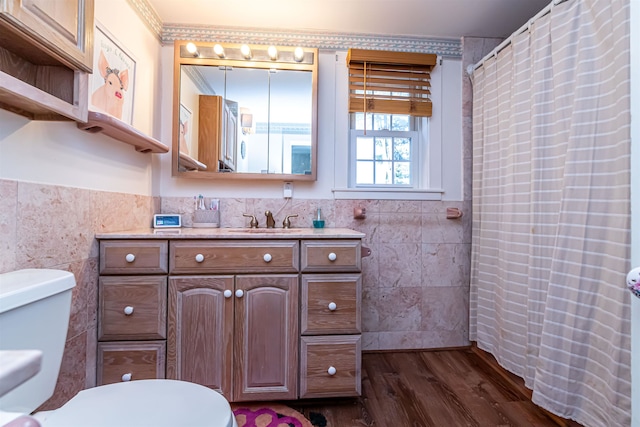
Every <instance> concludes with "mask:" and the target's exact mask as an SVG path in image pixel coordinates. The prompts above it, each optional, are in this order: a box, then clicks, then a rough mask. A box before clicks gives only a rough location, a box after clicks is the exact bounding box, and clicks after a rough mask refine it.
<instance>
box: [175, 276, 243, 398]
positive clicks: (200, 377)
mask: <svg viewBox="0 0 640 427" xmlns="http://www.w3.org/2000/svg"><path fill="white" fill-rule="evenodd" d="M225 291H230V292H231V291H233V276H187V277H170V278H169V310H168V311H169V318H168V328H167V378H169V379H177V380H184V381H190V382H194V383H197V384H201V385H204V386H207V387H209V388H212V389H214V390H216V391H218V392H220V393H222V394H223V395H224V396H225V397H226V398H227V399H229V398H231V369H232V353H231V352H232V351H233V345H232V343H233V297H232V296H230V295H231V294H230V293H229V292H228V293H227V295H228V297H225Z"/></svg>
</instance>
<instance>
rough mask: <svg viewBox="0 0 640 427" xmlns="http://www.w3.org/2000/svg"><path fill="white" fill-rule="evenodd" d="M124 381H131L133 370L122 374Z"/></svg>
mask: <svg viewBox="0 0 640 427" xmlns="http://www.w3.org/2000/svg"><path fill="white" fill-rule="evenodd" d="M122 381H125V382H126V381H131V372H129V373H128V374H124V375H123V376H122Z"/></svg>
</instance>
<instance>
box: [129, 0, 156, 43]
mask: <svg viewBox="0 0 640 427" xmlns="http://www.w3.org/2000/svg"><path fill="white" fill-rule="evenodd" d="M127 2H128V3H129V5H130V6H131V7H132V8H133V10H134V11H135V12H136V13H137V14H138V16H139V17H140V19H141V20H142V22H144V23H145V25H146V26H147V28H149V30H151V32H152V33H153V34H154V35H155V36H156V37H157V38H158V40H160V41H162V20H161V19H160V16H159V15H158V13H157V12H156V11H155V9H154V8H153V7H152V6H151V4H149V2H148V1H147V0H127Z"/></svg>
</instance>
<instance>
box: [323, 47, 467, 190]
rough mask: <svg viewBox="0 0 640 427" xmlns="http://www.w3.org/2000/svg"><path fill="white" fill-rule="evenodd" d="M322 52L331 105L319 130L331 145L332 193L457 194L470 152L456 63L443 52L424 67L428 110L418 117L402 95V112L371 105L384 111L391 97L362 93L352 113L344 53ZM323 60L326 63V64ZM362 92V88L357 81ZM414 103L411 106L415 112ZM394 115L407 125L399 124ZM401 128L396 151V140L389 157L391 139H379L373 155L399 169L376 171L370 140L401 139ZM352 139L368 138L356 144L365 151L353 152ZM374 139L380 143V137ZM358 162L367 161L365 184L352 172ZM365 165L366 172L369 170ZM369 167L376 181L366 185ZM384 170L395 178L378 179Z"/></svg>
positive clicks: (354, 141)
mask: <svg viewBox="0 0 640 427" xmlns="http://www.w3.org/2000/svg"><path fill="white" fill-rule="evenodd" d="M322 58H323V60H324V61H323V62H322V63H323V64H324V66H325V68H324V69H323V73H320V79H321V81H322V82H324V83H325V84H326V86H335V94H336V96H335V109H333V110H329V109H327V113H329V114H331V113H333V114H334V115H333V127H332V126H327V127H326V129H325V128H323V129H325V133H324V136H323V138H324V139H323V141H326V142H327V143H332V147H333V153H331V155H332V160H333V165H332V167H333V176H334V180H333V183H332V184H333V185H332V186H331V191H332V192H333V195H334V197H335V198H336V199H351V200H353V199H358V200H362V199H371V200H463V188H464V186H463V185H464V182H463V177H464V175H463V169H462V168H463V161H465V158H467V156H469V155H470V154H469V153H465V152H464V151H463V147H462V140H463V139H462V128H463V125H462V120H463V118H462V111H463V110H462V108H461V105H462V96H461V90H462V85H461V78H460V76H461V75H463V70H462V61H461V60H460V59H458V58H449V57H444V58H443V60H442V61H441V60H438V64H437V66H436V67H434V68H433V69H432V70H431V72H430V87H429V92H431V94H430V95H429V99H430V103H431V102H432V103H433V108H432V115H431V116H423V115H420V114H419V112H420V111H418V114H414V112H413V111H410V109H411V108H412V107H411V106H410V105H409V109H407V108H406V106H407V103H406V101H405V104H404V105H405V110H404V111H395V112H394V111H379V110H378V109H385V110H386V109H387V108H389V107H391V106H393V105H394V104H395V105H397V102H379V100H378V99H375V100H371V97H370V96H367V99H366V101H361V102H360V104H361V105H362V106H363V107H364V106H366V112H364V111H363V112H360V111H353V108H354V104H355V105H356V106H357V104H356V102H359V101H353V99H354V97H353V96H352V95H353V92H352V86H353V85H352V81H351V80H352V79H351V76H350V66H349V61H348V59H349V56H348V53H347V52H346V51H342V52H332V53H327V54H326V56H324V57H322ZM351 58H353V56H352V57H351ZM331 62H333V63H334V64H331V65H329V64H330V63H331ZM332 71H333V73H332ZM368 75H369V76H371V75H370V74H368ZM362 90H363V91H364V87H363V88H362ZM367 90H371V85H367ZM381 92H383V91H381ZM388 92H390V91H388ZM394 92H395V91H394ZM445 93H446V96H444V94H445ZM371 94H372V93H371V92H369V95H371ZM389 101H400V100H399V99H397V100H389ZM409 104H410V102H409ZM356 108H357V107H356ZM422 108H423V107H418V110H421V109H422ZM427 108H429V107H427ZM363 109H364V108H363ZM321 113H322V110H321ZM365 117H366V127H365V125H364V118H365ZM402 120H404V125H405V126H408V130H401V129H403V128H402V127H401V125H400V124H401V121H402ZM325 123H326V122H325ZM387 124H388V125H387ZM405 129H406V127H405ZM401 132H409V134H408V136H409V138H410V142H408V143H405V144H401V145H402V149H400V145H397V147H396V150H395V154H396V155H395V157H394V156H393V153H394V152H393V140H392V141H389V142H386V141H385V143H386V146H387V148H388V150H387V151H386V152H385V151H383V153H384V154H380V153H379V154H380V156H386V157H381V158H379V160H380V161H388V162H389V163H391V166H389V164H388V163H387V165H386V167H387V171H389V167H391V168H392V169H391V170H392V171H395V170H398V171H399V173H398V174H397V175H395V174H393V173H391V174H389V173H386V172H385V173H384V175H383V176H382V177H381V176H380V170H379V168H376V166H383V165H382V164H378V165H376V161H375V157H374V158H372V156H375V151H374V150H375V138H394V137H398V138H404V137H405V135H404V134H402V133H401ZM365 138H368V139H365ZM358 139H362V141H368V144H365V143H364V142H363V143H362V144H363V145H362V147H361V150H367V149H368V150H369V155H368V156H366V155H365V154H366V153H365V152H364V151H361V154H360V155H359V154H357V152H356V148H357V142H358ZM379 145H380V147H381V148H383V147H384V144H383V142H382V141H380V142H379ZM389 150H390V151H389ZM406 150H410V154H411V161H410V162H409V163H410V166H409V168H410V169H409V172H410V178H408V179H405V178H406V177H404V176H403V174H402V173H401V171H402V170H403V168H404V170H406V164H405V166H400V163H401V161H402V160H403V159H404V158H405V156H404V154H405V153H406ZM372 152H373V153H374V154H372ZM358 156H359V159H358ZM358 160H360V162H361V163H360V165H361V166H363V167H366V166H365V164H367V163H368V165H369V166H368V167H369V172H368V173H367V175H368V180H369V183H365V182H366V181H365V178H361V179H359V178H358V177H357V174H356V170H357V167H358V164H357V162H358ZM320 161H322V152H321V155H320ZM393 168H395V169H393ZM371 169H373V170H374V172H373V173H372V172H371ZM383 170H384V169H383ZM375 171H377V172H378V177H379V179H378V184H371V182H374V183H375V182H376V181H375ZM360 173H361V174H362V173H363V172H360ZM389 176H391V179H395V182H394V181H391V182H393V183H392V184H388V183H386V184H382V183H380V182H385V181H384V180H385V179H387V181H386V182H389V180H388V177H389ZM407 182H408V183H407Z"/></svg>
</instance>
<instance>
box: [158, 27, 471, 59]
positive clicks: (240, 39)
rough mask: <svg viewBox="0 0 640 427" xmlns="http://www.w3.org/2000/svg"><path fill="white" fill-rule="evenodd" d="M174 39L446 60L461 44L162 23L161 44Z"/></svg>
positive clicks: (459, 51)
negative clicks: (380, 52) (413, 54)
mask: <svg viewBox="0 0 640 427" xmlns="http://www.w3.org/2000/svg"><path fill="white" fill-rule="evenodd" d="M175 40H193V41H201V42H211V41H218V42H222V43H247V42H250V43H252V44H264V45H269V44H275V45H280V46H302V47H313V48H318V49H337V50H347V49H349V48H358V49H379V50H390V51H399V52H418V53H435V54H437V55H441V56H448V57H461V56H462V42H461V40H460V39H436V38H424V37H411V36H385V35H380V34H359V33H332V32H312V31H287V30H266V29H264V28H244V27H242V28H241V27H221V26H215V27H213V26H206V25H198V26H194V25H191V26H185V25H181V24H164V25H163V27H162V43H163V44H170V43H173V42H174V41H175Z"/></svg>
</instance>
